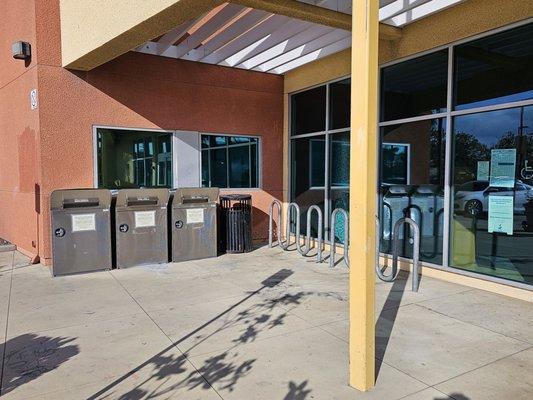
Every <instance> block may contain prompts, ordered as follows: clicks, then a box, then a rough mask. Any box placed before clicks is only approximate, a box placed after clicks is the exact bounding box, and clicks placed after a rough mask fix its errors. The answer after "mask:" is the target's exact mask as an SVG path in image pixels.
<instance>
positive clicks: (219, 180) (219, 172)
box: [210, 148, 228, 188]
mask: <svg viewBox="0 0 533 400" xmlns="http://www.w3.org/2000/svg"><path fill="white" fill-rule="evenodd" d="M226 150H227V149H226V148H222V149H211V150H210V153H211V159H210V161H211V165H210V168H211V187H219V188H225V187H228V170H227V167H228V165H227V160H226Z"/></svg>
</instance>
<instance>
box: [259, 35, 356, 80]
mask: <svg viewBox="0 0 533 400" xmlns="http://www.w3.org/2000/svg"><path fill="white" fill-rule="evenodd" d="M349 37H351V33H350V32H346V31H344V30H342V29H335V30H334V31H332V32H330V33H328V34H325V35H322V36H321V37H319V38H318V39H315V40H312V41H310V42H308V43H305V44H303V45H301V46H298V47H296V48H295V49H293V50H290V51H287V52H284V53H283V54H281V55H279V56H278V57H275V58H273V59H272V60H269V61H267V62H266V63H264V64H261V65H259V66H257V67H256V68H254V69H255V70H256V71H263V72H266V71H271V70H273V69H275V68H276V67H279V66H280V65H283V64H287V63H288V62H290V61H292V60H295V59H297V58H300V57H303V56H305V55H307V54H310V53H313V52H315V51H317V50H322V49H324V48H326V47H328V46H330V45H333V44H335V43H338V42H340V41H342V40H345V39H346V38H349Z"/></svg>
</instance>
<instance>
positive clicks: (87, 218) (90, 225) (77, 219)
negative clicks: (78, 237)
mask: <svg viewBox="0 0 533 400" xmlns="http://www.w3.org/2000/svg"><path fill="white" fill-rule="evenodd" d="M71 217H72V232H84V231H95V230H96V214H74V215H71Z"/></svg>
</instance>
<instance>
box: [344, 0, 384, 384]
mask: <svg viewBox="0 0 533 400" xmlns="http://www.w3.org/2000/svg"><path fill="white" fill-rule="evenodd" d="M352 4H353V6H352V18H353V19H352V103H351V113H352V114H351V146H350V250H349V255H350V287H349V296H350V297H349V302H350V336H349V338H350V339H349V347H350V385H351V386H353V387H355V388H356V389H359V390H362V391H365V390H369V389H371V388H373V387H374V381H375V319H374V318H375V317H374V301H375V300H374V283H375V272H374V263H375V258H376V253H375V251H376V235H375V233H376V225H375V215H376V196H377V187H376V186H377V158H376V156H377V146H378V140H377V109H378V102H377V95H378V93H377V91H378V35H379V22H378V12H379V1H378V0H353V1H352Z"/></svg>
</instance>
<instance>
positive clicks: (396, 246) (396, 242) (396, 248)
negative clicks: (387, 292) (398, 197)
mask: <svg viewBox="0 0 533 400" xmlns="http://www.w3.org/2000/svg"><path fill="white" fill-rule="evenodd" d="M403 224H408V225H410V226H411V228H413V231H414V247H413V279H412V290H413V292H418V280H419V272H420V227H419V226H418V224H417V223H416V222H415V221H414V220H412V219H411V218H401V219H399V220H398V221H396V223H395V224H394V232H393V246H392V272H391V274H390V275H385V274H384V273H383V271H382V270H381V265H380V264H379V262H376V274H377V276H378V278H379V279H381V280H382V281H384V282H392V281H394V280H395V279H396V276H397V275H398V257H399V252H400V239H399V236H400V235H399V234H400V228H401V227H402V225H403ZM378 259H379V258H378Z"/></svg>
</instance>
